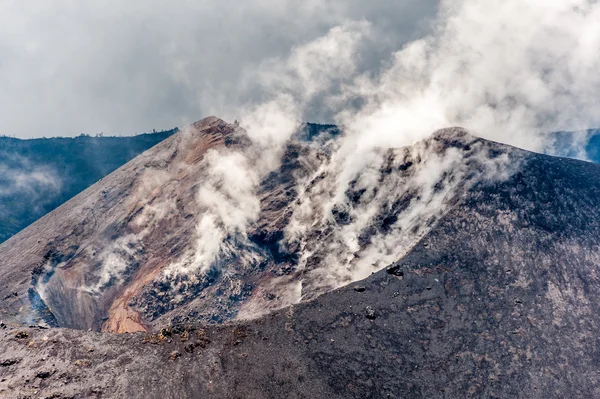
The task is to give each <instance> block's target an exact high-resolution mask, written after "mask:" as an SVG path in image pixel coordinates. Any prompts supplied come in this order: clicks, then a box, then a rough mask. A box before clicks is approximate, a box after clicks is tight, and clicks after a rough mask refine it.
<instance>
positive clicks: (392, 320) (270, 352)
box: [0, 124, 600, 398]
mask: <svg viewBox="0 0 600 399" xmlns="http://www.w3.org/2000/svg"><path fill="white" fill-rule="evenodd" d="M219 126H221V125H220V124H219ZM464 140H465V135H464V134H463V133H461V132H457V131H446V132H442V133H441V134H438V135H437V136H435V137H434V139H433V142H437V143H440V147H438V148H439V149H442V148H445V149H446V150H444V151H447V149H449V148H455V149H457V151H467V152H468V151H471V150H472V149H473V148H475V146H476V143H472V142H471V140H476V142H479V143H481V145H483V146H484V148H485V149H486V151H485V153H486V154H487V155H488V158H487V159H496V158H498V157H501V156H507V157H508V158H509V159H510V160H511V162H510V164H511V165H513V168H512V170H511V173H510V174H508V175H505V176H502V177H498V176H495V177H494V178H493V179H481V178H478V179H475V180H472V182H471V184H464V185H462V186H457V187H456V189H455V190H454V191H453V192H455V193H456V194H455V195H453V196H452V200H448V201H449V202H447V203H448V206H447V207H446V208H444V212H442V213H437V215H439V216H438V217H437V218H436V219H435V220H436V222H435V223H433V224H432V225H431V226H430V228H429V229H427V230H426V231H424V232H423V233H422V235H420V236H419V238H418V242H417V243H416V244H415V245H413V246H411V248H410V249H409V250H408V251H407V253H406V254H405V255H404V256H401V257H399V258H398V259H396V260H395V261H393V262H390V264H389V265H386V267H384V268H383V269H382V270H380V271H378V272H376V273H374V274H372V275H370V276H368V277H367V278H366V279H364V280H362V281H359V282H355V283H351V284H349V285H347V286H345V287H342V288H338V289H335V290H333V291H330V292H326V293H324V294H322V295H320V296H317V297H316V298H315V299H313V300H312V301H307V302H302V303H300V304H298V305H293V306H290V307H287V308H284V309H281V310H278V311H275V312H273V313H271V314H270V315H266V316H262V317H259V318H256V319H253V320H249V321H235V322H230V323H226V324H223V325H213V326H206V325H199V324H196V323H191V324H185V325H179V326H174V327H170V328H168V329H163V330H161V331H159V332H156V333H143V332H139V333H133V334H124V335H115V334H106V333H96V332H85V331H76V330H68V329H60V328H57V329H40V328H38V327H34V328H27V327H23V326H21V327H19V326H16V325H11V324H10V323H8V325H6V326H4V328H3V329H2V330H0V346H1V350H0V353H2V355H0V394H2V395H4V397H9V398H24V397H53V398H84V397H85V398H87V397H92V398H94V397H97V398H106V397H108V398H120V397H128V398H163V397H172V398H201V397H202V398H207V397H209V398H210V397H214V398H242V397H243V398H280V397H290V398H294V397H297V398H301V397H333V398H351V397H355V398H465V397H469V398H481V397H489V398H564V397H574V398H593V397H598V396H600V377H599V376H600V362H599V359H600V358H599V353H600V352H599V350H600V347H599V342H598V339H597V334H596V332H597V331H598V329H599V328H600V317H599V316H598V315H599V314H600V309H599V308H598V307H599V305H600V301H599V300H598V298H600V292H599V287H600V285H599V284H598V283H599V281H598V279H599V274H598V266H597V265H598V264H599V261H600V248H599V246H598V237H599V234H600V222H599V220H600V218H599V217H598V212H599V211H598V205H597V198H598V196H599V195H600V167H599V166H598V165H594V164H591V163H585V162H580V161H573V160H568V159H561V158H553V157H548V156H543V155H536V154H530V153H525V152H521V151H519V150H516V149H512V148H509V147H505V146H499V145H496V144H493V143H485V142H481V141H479V140H477V139H472V138H468V140H469V142H470V143H469V144H467V146H468V147H469V149H467V148H466V147H465V142H464ZM165 145H169V144H168V143H167V144H165ZM430 148H431V147H430ZM461 159H462V158H461ZM479 159H481V158H479ZM406 165H407V164H406V162H403V163H401V164H400V166H402V168H406ZM397 168H398V167H396V168H391V169H392V171H389V169H388V168H383V173H388V171H389V172H390V173H393V170H396V169H397ZM481 168H482V164H481V162H477V163H475V164H471V165H470V167H469V168H467V169H466V172H465V178H464V179H463V180H462V181H468V180H465V179H467V178H468V177H469V176H470V175H472V174H473V173H474V171H478V172H477V173H480V172H481ZM454 169H456V168H454ZM380 170H381V169H380ZM398 170H402V169H398ZM380 178H381V176H377V179H380ZM384 178H385V177H384ZM349 198H353V196H352V195H351V194H350V195H349ZM391 209H392V210H397V209H402V207H401V205H400V204H396V205H394V206H392V207H391ZM349 213H351V212H349ZM340 217H341V218H342V219H344V220H345V217H343V216H340ZM399 217H401V216H399ZM338 223H339V222H338ZM383 225H384V224H382V226H379V227H378V228H380V229H381V228H383ZM269 226H273V224H268V226H266V227H265V226H262V227H259V226H257V229H258V230H259V231H263V230H265V229H266V230H268V228H269ZM33 232H35V230H32V232H30V233H29V234H32V235H33V234H34V233H33ZM23 239H27V236H25V237H23ZM321 240H323V238H322V239H321ZM16 245H18V243H16V244H14V245H13V247H14V246H16ZM307 245H309V244H307ZM312 245H315V244H314V243H313V244H312ZM5 251H7V249H6V248H3V252H4V253H6V252H5ZM315 252H318V251H315ZM286 254H287V252H286V253H284V254H283V255H286ZM283 255H282V256H283ZM286 256H287V255H286ZM284 258H285V256H284ZM3 259H6V256H3ZM2 270H3V277H2V278H3V281H7V280H6V279H7V277H6V276H7V272H6V270H5V269H4V268H3V269H2ZM15 275H18V272H15ZM305 275H306V273H305ZM28 283H29V280H27V281H26V282H25V284H28ZM3 284H6V283H4V282H3ZM253 296H254V294H253ZM11 301H13V300H12V299H8V302H9V303H11ZM6 302H7V300H5V301H4V303H6ZM4 306H6V305H4Z"/></svg>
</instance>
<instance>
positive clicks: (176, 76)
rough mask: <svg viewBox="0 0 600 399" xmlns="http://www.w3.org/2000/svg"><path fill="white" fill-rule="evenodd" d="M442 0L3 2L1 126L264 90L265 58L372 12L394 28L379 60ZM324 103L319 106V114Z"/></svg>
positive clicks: (118, 120)
mask: <svg viewBox="0 0 600 399" xmlns="http://www.w3.org/2000/svg"><path fill="white" fill-rule="evenodd" d="M436 3H437V1H436V0H426V1H416V0H402V1H400V2H398V1H395V2H391V1H389V0H373V1H371V2H369V3H368V5H366V3H365V2H363V1H359V0H349V1H348V0H333V1H327V2H325V1H322V0H310V1H302V2H298V1H292V0H282V1H278V2H276V3H274V2H272V1H265V0H250V1H239V0H238V1H234V0H226V1H214V0H209V1H204V2H193V1H188V0H173V1H164V0H152V1H141V0H132V1H128V2H127V3H123V2H120V1H116V0H108V1H98V0H92V1H87V2H85V3H77V2H72V1H69V0H56V1H52V2H47V1H43V0H32V1H30V2H28V3H27V4H25V3H22V2H16V1H4V2H2V3H0V59H1V60H2V61H1V62H0V76H1V77H2V79H0V107H2V109H3V111H4V112H3V120H2V124H1V126H0V132H1V133H7V134H14V135H16V136H18V137H34V136H36V137H39V136H57V135H61V136H71V135H78V134H80V133H92V134H93V133H98V132H105V133H107V134H133V133H134V132H143V131H151V130H152V129H153V128H156V129H161V128H171V127H172V126H174V125H178V126H184V125H186V124H188V123H191V122H194V121H196V120H198V119H200V118H201V117H204V116H207V115H209V114H215V115H219V116H225V117H227V118H231V120H233V119H235V118H236V117H237V116H238V115H237V114H236V106H237V105H240V104H245V103H248V102H253V103H258V102H260V101H261V93H260V92H258V91H256V90H254V89H255V88H254V89H252V90H250V88H248V90H246V88H245V86H244V84H243V80H244V79H243V77H244V74H245V72H244V71H245V70H246V69H253V68H255V67H256V66H258V65H260V64H261V63H263V62H264V61H266V60H269V59H272V58H277V57H286V56H287V54H288V53H289V50H290V48H293V47H295V46H299V45H302V44H303V43H307V42H310V41H312V40H314V39H318V38H319V37H322V36H324V35H326V33H327V32H328V31H329V30H330V29H331V28H334V27H336V26H339V25H341V24H342V23H344V21H348V20H361V19H365V20H369V21H372V23H373V24H374V25H375V26H376V29H377V30H382V31H385V32H387V37H388V39H387V40H385V41H382V42H381V43H380V44H379V45H378V46H376V47H373V48H371V49H369V53H370V55H371V56H370V57H369V60H374V61H373V62H370V61H369V62H365V63H364V65H363V66H362V68H364V69H365V70H366V69H369V68H370V66H372V65H376V64H377V63H378V62H379V60H380V59H381V58H382V57H383V56H385V55H387V54H389V53H390V52H391V51H393V49H394V48H397V47H398V46H399V45H401V43H403V42H406V41H407V40H408V39H410V38H412V37H414V36H415V35H416V34H418V32H419V31H420V30H423V29H425V28H426V22H425V21H426V20H427V18H428V17H429V16H431V15H433V14H434V12H435V6H436ZM317 116H318V115H315V117H317Z"/></svg>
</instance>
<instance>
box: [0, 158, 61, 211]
mask: <svg viewBox="0 0 600 399" xmlns="http://www.w3.org/2000/svg"><path fill="white" fill-rule="evenodd" d="M62 184H63V182H62V180H61V179H60V177H59V176H58V174H57V173H56V171H55V170H53V169H52V168H49V167H47V166H41V165H34V164H32V163H31V161H30V160H29V159H28V158H26V157H22V156H19V155H15V154H11V153H7V152H0V199H4V200H5V201H7V200H9V199H10V198H13V199H15V198H19V197H20V196H28V198H30V199H31V201H32V203H33V205H35V202H38V205H42V204H43V203H45V202H47V201H51V200H52V199H53V198H54V197H55V196H57V195H58V194H59V193H60V190H61V187H62Z"/></svg>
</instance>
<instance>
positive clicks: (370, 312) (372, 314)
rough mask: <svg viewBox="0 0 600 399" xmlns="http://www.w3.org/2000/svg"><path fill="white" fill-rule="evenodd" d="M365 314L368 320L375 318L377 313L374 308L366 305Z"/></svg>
mask: <svg viewBox="0 0 600 399" xmlns="http://www.w3.org/2000/svg"><path fill="white" fill-rule="evenodd" d="M365 315H366V316H367V319H369V320H375V318H376V317H377V315H376V314H375V310H374V309H373V308H372V307H371V306H367V307H366V308H365Z"/></svg>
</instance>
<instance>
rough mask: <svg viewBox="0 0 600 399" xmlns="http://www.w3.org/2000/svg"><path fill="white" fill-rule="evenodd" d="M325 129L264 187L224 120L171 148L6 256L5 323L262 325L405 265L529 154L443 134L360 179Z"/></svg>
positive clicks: (9, 245)
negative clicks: (446, 221)
mask: <svg viewBox="0 0 600 399" xmlns="http://www.w3.org/2000/svg"><path fill="white" fill-rule="evenodd" d="M321 130H322V131H318V129H317V130H315V129H314V126H313V131H311V126H305V128H304V130H301V131H299V132H298V133H297V134H296V135H295V136H294V137H292V139H290V141H289V142H288V143H287V145H286V146H285V147H284V148H283V149H282V154H281V162H280V166H279V167H276V168H275V170H273V171H271V172H265V173H263V175H259V174H252V173H249V172H247V171H248V170H249V169H258V168H259V167H260V165H261V163H260V162H261V157H258V158H257V157H254V158H253V151H255V148H254V147H253V144H252V143H251V142H250V140H249V139H248V136H247V135H246V132H245V131H244V130H243V129H241V128H239V126H236V125H229V124H227V123H225V122H223V121H222V120H220V119H217V118H207V119H204V120H202V121H200V122H197V123H196V124H194V125H191V126H190V127H188V128H186V129H184V130H183V131H182V132H180V133H178V134H176V135H174V136H172V137H170V138H169V139H167V140H165V141H163V142H162V143H160V144H159V145H157V146H155V147H153V148H152V149H151V150H149V151H147V152H145V153H144V154H143V155H141V156H139V157H137V158H136V159H134V160H133V161H131V162H130V163H128V164H127V165H125V166H124V167H122V168H120V169H119V170H118V171H116V172H115V173H113V174H111V175H109V176H108V177H106V178H105V179H103V180H102V181H101V182H99V183H97V184H96V185H94V186H92V187H91V188H90V189H88V190H86V191H85V192H83V193H82V194H80V195H79V196H77V197H76V198H74V199H73V200H71V201H69V202H68V203H66V204H65V205H63V206H61V207H60V208H58V209H57V210H56V211H54V212H53V213H51V214H50V215H48V216H46V217H44V218H43V219H41V220H39V221H38V222H36V223H35V224H33V225H32V226H30V227H29V228H28V229H26V230H25V231H23V232H22V233H21V234H19V235H17V236H16V237H13V238H12V239H11V240H9V241H7V242H6V243H5V244H3V245H2V246H0V259H2V261H0V297H2V298H5V299H4V301H3V302H2V303H1V304H0V312H1V313H0V314H2V317H3V318H4V319H5V320H9V321H15V322H19V323H24V324H27V323H37V322H42V323H46V324H48V325H50V326H55V327H58V326H60V327H69V328H76V329H82V330H88V329H92V330H97V331H100V330H102V331H113V332H135V331H146V330H158V329H160V328H161V327H163V326H167V325H170V324H173V323H180V322H198V321H203V322H213V323H220V322H223V321H227V320H235V319H252V318H255V317H259V316H261V315H262V314H265V313H268V312H269V311H272V310H276V309H280V308H282V307H285V306H287V305H290V304H294V303H299V302H301V301H306V300H310V299H314V298H316V297H318V296H319V295H321V294H323V293H325V292H328V291H331V290H333V289H336V288H339V287H341V286H344V285H347V284H349V283H351V282H353V281H357V280H360V279H363V278H365V277H367V276H369V275H370V274H371V273H374V272H377V271H379V270H381V269H383V268H384V267H386V266H387V265H389V264H390V263H392V262H394V261H396V260H398V259H400V258H401V257H402V256H403V255H404V254H405V253H406V252H408V251H409V250H410V248H411V247H412V246H413V245H414V244H415V243H416V242H417V241H418V240H419V239H420V238H421V237H422V236H423V235H425V234H426V233H427V232H428V231H429V230H430V229H431V228H432V226H434V225H435V223H436V222H437V221H438V220H439V218H440V217H442V216H443V215H444V214H445V213H446V212H448V211H449V210H450V209H452V207H454V206H456V203H457V202H458V201H460V198H462V196H464V194H465V193H466V191H467V190H468V189H469V187H471V185H472V184H475V183H476V182H479V181H488V180H489V181H501V180H502V179H505V178H506V177H507V176H509V174H510V173H512V168H513V167H514V165H515V164H517V163H518V161H519V159H520V158H521V156H522V155H521V153H520V152H518V151H512V150H511V151H509V150H508V149H507V147H503V146H500V145H498V144H495V143H491V142H485V141H483V140H481V139H478V138H474V137H472V136H469V135H468V134H467V133H465V132H464V131H462V130H460V129H448V130H445V131H440V132H437V133H436V134H435V135H433V136H432V137H431V138H429V139H427V140H425V141H422V142H419V143H416V144H415V145H413V146H412V147H406V148H399V149H389V150H388V149H385V150H383V149H382V150H378V149H376V150H374V151H373V152H371V153H370V154H369V156H368V157H365V159H363V160H360V161H358V164H359V165H360V167H359V168H358V169H357V170H356V171H355V172H354V173H353V174H349V173H348V167H347V165H346V164H344V162H343V160H342V161H341V160H340V159H341V158H343V157H341V156H340V154H341V153H342V152H343V147H342V145H343V140H341V139H339V138H340V132H339V131H337V130H336V129H335V128H334V127H329V128H325V129H321ZM511 165H513V166H511ZM240 176H241V178H240ZM344 179H347V181H345V180H344Z"/></svg>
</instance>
